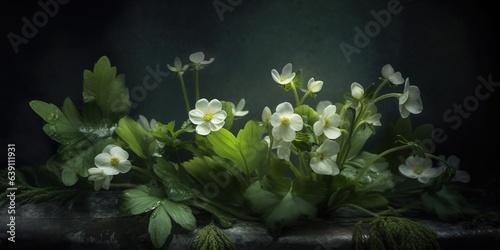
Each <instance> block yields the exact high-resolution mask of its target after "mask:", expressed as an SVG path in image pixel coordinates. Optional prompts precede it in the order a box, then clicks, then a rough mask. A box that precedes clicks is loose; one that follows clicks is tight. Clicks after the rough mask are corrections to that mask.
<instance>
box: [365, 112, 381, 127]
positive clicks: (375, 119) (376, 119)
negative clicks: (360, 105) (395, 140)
mask: <svg viewBox="0 0 500 250" xmlns="http://www.w3.org/2000/svg"><path fill="white" fill-rule="evenodd" d="M380 118H382V114H380V113H376V114H374V115H372V116H370V117H368V118H366V123H368V124H371V125H373V126H382V123H380Z"/></svg>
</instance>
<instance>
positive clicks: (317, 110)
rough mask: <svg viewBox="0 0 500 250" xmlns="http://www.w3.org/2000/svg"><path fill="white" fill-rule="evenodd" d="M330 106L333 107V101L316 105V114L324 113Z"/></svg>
mask: <svg viewBox="0 0 500 250" xmlns="http://www.w3.org/2000/svg"><path fill="white" fill-rule="evenodd" d="M329 105H332V102H331V101H320V102H318V105H316V112H318V113H323V110H325V108H326V107H328V106H329Z"/></svg>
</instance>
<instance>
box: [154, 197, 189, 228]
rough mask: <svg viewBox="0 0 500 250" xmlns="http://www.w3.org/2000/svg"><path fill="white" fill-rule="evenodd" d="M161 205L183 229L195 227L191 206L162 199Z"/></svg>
mask: <svg viewBox="0 0 500 250" xmlns="http://www.w3.org/2000/svg"><path fill="white" fill-rule="evenodd" d="M162 205H163V206H164V207H165V210H167V213H168V215H170V217H171V218H172V220H174V221H175V222H176V223H177V224H179V225H180V226H181V227H183V228H184V229H187V230H189V231H193V230H195V229H196V218H195V217H194V216H193V213H192V211H191V208H190V207H188V206H186V205H184V204H181V203H175V202H172V201H169V200H167V199H164V200H163V201H162Z"/></svg>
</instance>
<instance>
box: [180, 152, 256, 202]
mask: <svg viewBox="0 0 500 250" xmlns="http://www.w3.org/2000/svg"><path fill="white" fill-rule="evenodd" d="M183 165H184V168H185V169H186V171H187V172H188V173H189V174H190V175H191V176H192V177H193V178H194V179H195V180H196V181H197V182H198V184H199V187H198V188H199V190H200V192H201V193H202V194H203V195H204V196H206V197H207V198H209V199H215V200H219V201H222V202H224V204H226V205H232V206H239V205H241V203H242V202H243V197H242V194H243V191H244V190H245V188H246V185H245V181H244V180H243V179H242V176H241V174H240V173H239V172H237V171H235V170H233V169H231V166H230V163H229V162H227V161H225V160H224V159H222V158H220V157H217V156H214V157H212V158H211V157H208V156H205V157H194V158H193V159H192V160H190V161H188V162H184V163H183Z"/></svg>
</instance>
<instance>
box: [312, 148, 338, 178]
mask: <svg viewBox="0 0 500 250" xmlns="http://www.w3.org/2000/svg"><path fill="white" fill-rule="evenodd" d="M339 150H340V145H339V144H338V143H337V142H335V141H332V140H325V141H324V142H323V144H321V146H319V147H318V148H317V149H316V151H315V152H314V153H312V156H313V157H312V158H311V168H312V170H313V171H314V172H315V173H317V174H323V175H337V174H338V173H339V172H340V170H339V167H338V166H337V164H336V163H335V161H334V160H333V156H335V155H336V154H337V153H338V152H339Z"/></svg>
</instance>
